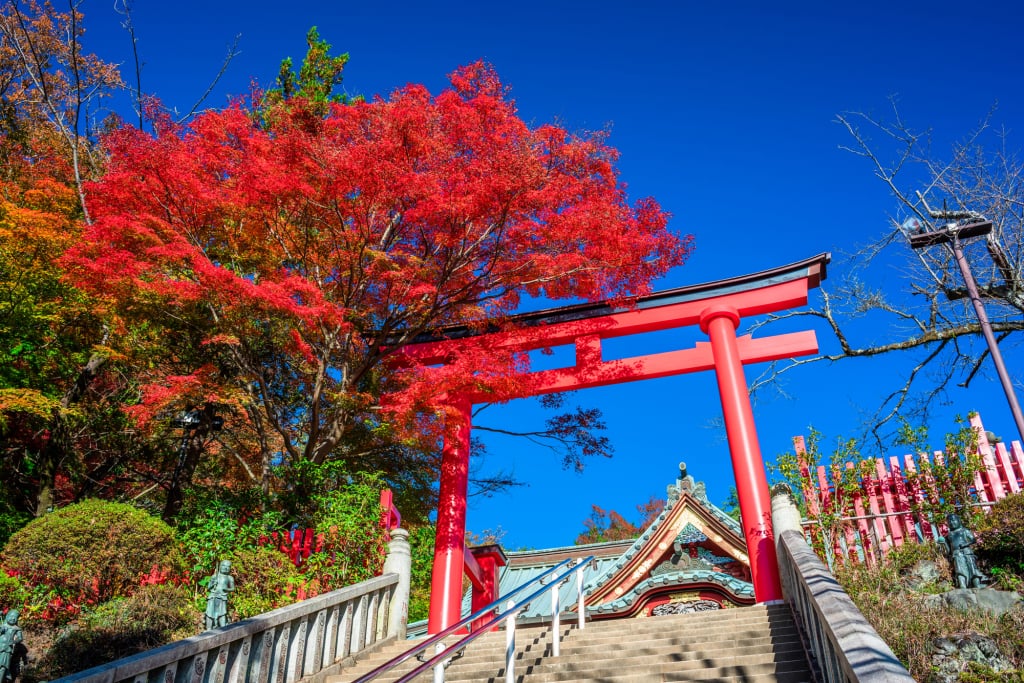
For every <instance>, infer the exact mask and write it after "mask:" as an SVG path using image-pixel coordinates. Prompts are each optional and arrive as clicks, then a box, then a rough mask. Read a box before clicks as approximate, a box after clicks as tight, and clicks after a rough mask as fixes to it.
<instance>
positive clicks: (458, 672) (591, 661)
mask: <svg viewBox="0 0 1024 683" xmlns="http://www.w3.org/2000/svg"><path fill="white" fill-rule="evenodd" d="M784 661H797V662H803V663H804V664H805V665H806V658H805V656H804V651H803V648H802V647H801V646H800V644H799V643H789V644H785V645H780V646H778V647H777V648H775V649H773V648H772V647H766V648H758V649H753V650H745V649H743V648H734V647H721V648H714V649H712V648H705V649H699V650H692V651H688V652H672V651H669V652H652V653H644V652H637V653H636V654H635V655H634V656H629V657H625V656H618V657H616V656H608V657H593V656H583V655H577V656H566V655H562V656H560V657H557V658H555V657H545V658H543V659H541V660H529V661H522V660H516V662H515V671H516V672H517V673H520V672H523V673H552V674H555V673H558V672H582V671H615V670H618V669H621V668H636V667H644V668H650V667H659V666H663V667H669V668H674V669H678V670H691V669H700V668H706V667H709V666H713V667H723V666H733V665H746V664H764V663H768V662H784ZM495 665H498V667H499V668H497V669H496V668H495ZM504 671H505V667H504V662H501V661H497V662H496V661H494V660H490V661H478V662H462V661H459V660H457V661H456V662H454V663H453V664H452V666H450V667H449V669H448V672H447V673H446V675H445V678H446V679H450V680H476V679H483V678H488V677H490V676H494V675H496V672H497V674H500V675H504Z"/></svg>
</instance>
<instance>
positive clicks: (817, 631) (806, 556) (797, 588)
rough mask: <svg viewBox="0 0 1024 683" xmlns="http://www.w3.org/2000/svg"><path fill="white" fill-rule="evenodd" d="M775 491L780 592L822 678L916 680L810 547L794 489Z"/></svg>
mask: <svg viewBox="0 0 1024 683" xmlns="http://www.w3.org/2000/svg"><path fill="white" fill-rule="evenodd" d="M772 493H773V494H774V495H773V496H772V525H773V527H774V531H775V543H776V549H777V553H778V560H779V571H780V575H781V578H782V592H783V594H784V595H785V598H786V602H787V603H788V604H789V606H790V609H792V610H793V616H794V617H795V618H796V621H797V624H798V625H799V627H800V630H801V635H802V636H803V638H804V645H805V646H806V647H807V649H808V651H809V654H810V656H811V659H812V660H813V661H812V664H814V665H815V668H816V669H817V673H818V675H819V678H820V680H822V681H825V683H858V682H865V683H867V682H869V681H870V682H871V683H882V682H883V681H885V682H886V683H913V682H914V679H913V678H912V677H911V675H910V673H909V672H908V671H907V670H906V668H904V666H903V665H902V664H901V663H900V661H899V659H897V658H896V655H894V654H893V652H892V649H891V648H890V647H889V646H888V645H887V644H886V642H885V641H884V640H882V638H881V637H880V636H879V635H878V633H877V632H876V631H875V629H874V628H873V627H872V626H871V624H869V623H868V621H867V620H866V619H865V618H864V615H863V614H861V612H860V610H858V609H857V606H856V605H854V604H853V601H852V600H850V596H849V595H847V594H846V591H844V590H843V588H842V586H840V585H839V582H838V581H836V579H835V577H834V576H832V574H831V573H830V572H829V570H828V568H827V567H826V566H825V565H824V564H823V563H822V562H821V560H820V559H818V556H817V555H815V554H814V551H813V550H811V548H810V546H808V545H807V542H806V541H805V540H804V536H803V531H802V530H801V527H800V512H799V511H798V510H797V507H796V505H795V504H794V503H793V499H792V494H791V492H790V491H789V490H788V489H787V488H786V487H784V486H783V487H778V486H777V487H775V488H773V490H772Z"/></svg>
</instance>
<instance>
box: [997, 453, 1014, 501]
mask: <svg viewBox="0 0 1024 683" xmlns="http://www.w3.org/2000/svg"><path fill="white" fill-rule="evenodd" d="M996 467H998V468H999V472H1000V476H1002V478H1003V484H1004V485H1005V486H1006V488H1008V489H1009V490H1010V493H1020V484H1019V483H1018V482H1017V475H1016V474H1014V472H1013V463H1011V462H1010V454H1009V453H1007V452H1006V446H1005V445H1004V444H1002V443H997V444H996Z"/></svg>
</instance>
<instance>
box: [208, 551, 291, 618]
mask: <svg viewBox="0 0 1024 683" xmlns="http://www.w3.org/2000/svg"><path fill="white" fill-rule="evenodd" d="M214 569H215V567H211V568H210V573H211V574H212V573H213V570H214ZM231 575H232V576H233V577H234V579H235V592H234V593H233V594H232V595H231V597H230V598H228V607H229V609H230V610H231V612H233V613H234V618H233V619H232V621H235V620H238V619H245V618H247V617H252V616H256V615H257V614H262V613H263V612H267V611H269V610H272V609H275V608H277V607H283V606H284V605H288V604H291V603H292V602H295V598H296V595H297V592H298V587H299V586H301V585H304V584H305V582H306V578H305V577H304V576H303V575H302V574H301V573H299V571H298V570H297V569H296V568H295V565H293V564H292V561H291V560H290V559H288V556H287V555H285V554H284V553H282V552H281V551H279V550H276V549H274V548H271V547H269V546H265V547H262V548H252V549H243V550H239V551H237V552H236V553H235V554H234V556H233V557H232V558H231ZM204 595H205V591H204ZM203 607H204V608H205V602H204V603H203Z"/></svg>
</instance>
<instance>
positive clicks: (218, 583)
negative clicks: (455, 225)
mask: <svg viewBox="0 0 1024 683" xmlns="http://www.w3.org/2000/svg"><path fill="white" fill-rule="evenodd" d="M206 589H207V591H206V613H205V614H204V616H203V622H204V624H205V626H206V628H207V629H211V628H217V627H219V626H226V625H227V624H228V593H230V592H231V591H233V590H235V580H234V579H233V578H232V577H231V562H229V561H228V560H222V561H221V563H220V566H219V567H218V568H217V571H216V572H215V573H214V575H213V576H211V577H210V578H209V579H208V580H207V582H206ZM0 683H2V682H0Z"/></svg>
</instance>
